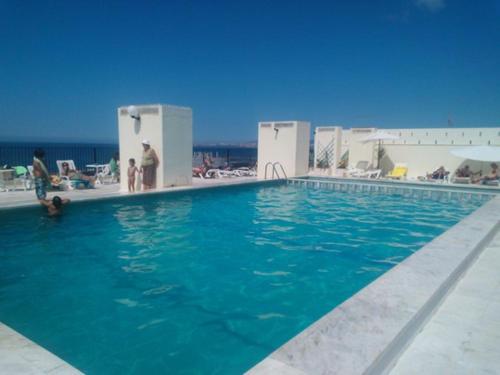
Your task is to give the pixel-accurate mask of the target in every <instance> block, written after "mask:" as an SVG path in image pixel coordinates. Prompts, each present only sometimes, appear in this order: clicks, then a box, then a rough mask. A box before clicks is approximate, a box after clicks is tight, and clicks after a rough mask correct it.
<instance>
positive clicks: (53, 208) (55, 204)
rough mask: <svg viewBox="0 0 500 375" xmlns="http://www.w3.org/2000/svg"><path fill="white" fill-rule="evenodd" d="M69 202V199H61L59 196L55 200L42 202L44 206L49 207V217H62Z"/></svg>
mask: <svg viewBox="0 0 500 375" xmlns="http://www.w3.org/2000/svg"><path fill="white" fill-rule="evenodd" d="M69 202H70V200H69V199H67V198H61V197H59V196H57V195H56V196H55V197H54V198H52V200H49V199H42V200H40V203H41V204H42V206H45V207H47V213H48V214H49V216H57V215H60V214H61V213H62V208H63V206H65V205H66V204H68V203H69Z"/></svg>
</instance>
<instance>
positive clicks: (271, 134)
mask: <svg viewBox="0 0 500 375" xmlns="http://www.w3.org/2000/svg"><path fill="white" fill-rule="evenodd" d="M309 132H310V124H309V122H303V121H266V122H259V143H258V156H257V176H258V178H259V179H264V178H267V179H271V178H272V177H273V167H272V165H273V164H275V166H276V169H277V171H278V175H279V177H280V178H283V177H284V176H283V173H282V170H281V166H282V167H283V169H284V171H285V173H286V176H287V177H296V176H305V175H307V172H308V170H309V139H310V133H309ZM266 166H267V176H266ZM274 177H275V178H277V176H274Z"/></svg>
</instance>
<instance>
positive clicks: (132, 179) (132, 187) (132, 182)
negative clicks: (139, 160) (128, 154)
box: [127, 158, 139, 192]
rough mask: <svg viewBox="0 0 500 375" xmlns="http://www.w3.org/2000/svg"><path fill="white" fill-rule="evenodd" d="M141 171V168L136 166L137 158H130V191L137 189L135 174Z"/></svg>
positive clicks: (128, 173)
mask: <svg viewBox="0 0 500 375" xmlns="http://www.w3.org/2000/svg"><path fill="white" fill-rule="evenodd" d="M137 173H139V170H138V169H137V167H136V166H135V159H133V158H132V159H129V160H128V171H127V175H128V191H130V192H133V191H135V175H136V174H137Z"/></svg>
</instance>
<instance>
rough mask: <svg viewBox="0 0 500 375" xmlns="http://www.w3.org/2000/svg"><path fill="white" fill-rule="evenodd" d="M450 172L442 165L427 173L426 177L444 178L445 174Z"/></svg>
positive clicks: (433, 178)
mask: <svg viewBox="0 0 500 375" xmlns="http://www.w3.org/2000/svg"><path fill="white" fill-rule="evenodd" d="M449 174H450V172H447V171H446V169H444V167H443V166H441V167H439V168H438V169H436V170H435V171H434V172H432V173H429V174H428V175H427V178H428V179H430V180H444V178H445V177H446V176H448V175H449Z"/></svg>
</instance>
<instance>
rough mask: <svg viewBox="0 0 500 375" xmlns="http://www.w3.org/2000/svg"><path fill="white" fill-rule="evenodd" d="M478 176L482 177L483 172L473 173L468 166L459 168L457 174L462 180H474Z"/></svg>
mask: <svg viewBox="0 0 500 375" xmlns="http://www.w3.org/2000/svg"><path fill="white" fill-rule="evenodd" d="M476 175H479V176H480V175H481V171H479V172H472V171H471V170H470V168H469V166H468V165H466V166H464V167H463V168H458V169H457V171H456V172H455V177H461V178H467V177H469V178H473V177H474V176H476Z"/></svg>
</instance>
